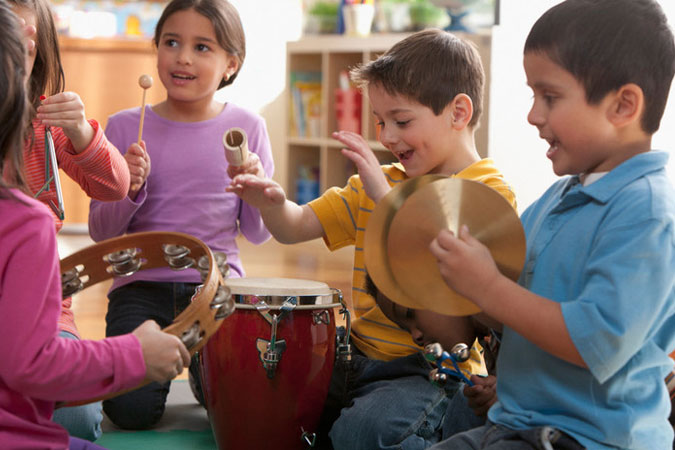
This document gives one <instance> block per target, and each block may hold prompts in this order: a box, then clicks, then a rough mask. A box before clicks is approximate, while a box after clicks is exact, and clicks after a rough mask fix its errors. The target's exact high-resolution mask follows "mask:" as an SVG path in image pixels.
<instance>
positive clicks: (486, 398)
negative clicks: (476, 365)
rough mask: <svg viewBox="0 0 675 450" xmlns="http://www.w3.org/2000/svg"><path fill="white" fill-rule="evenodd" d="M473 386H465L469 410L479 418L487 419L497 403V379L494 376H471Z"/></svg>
mask: <svg viewBox="0 0 675 450" xmlns="http://www.w3.org/2000/svg"><path fill="white" fill-rule="evenodd" d="M471 382H472V383H473V386H469V385H466V386H464V390H463V391H462V392H463V393H464V397H466V400H467V403H468V405H469V408H471V409H472V410H473V413H474V414H475V415H477V416H479V417H485V416H486V415H487V412H488V409H490V407H491V406H492V405H494V404H495V402H496V401H497V378H496V377H495V376H494V375H488V376H487V377H479V376H477V375H471Z"/></svg>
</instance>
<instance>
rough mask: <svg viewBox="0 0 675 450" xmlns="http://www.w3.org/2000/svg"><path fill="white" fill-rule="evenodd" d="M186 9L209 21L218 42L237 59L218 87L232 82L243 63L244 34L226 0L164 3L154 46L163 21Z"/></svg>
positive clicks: (180, 0)
mask: <svg viewBox="0 0 675 450" xmlns="http://www.w3.org/2000/svg"><path fill="white" fill-rule="evenodd" d="M188 9H194V10H195V12H197V13H199V14H201V15H202V16H204V17H206V18H207V19H209V20H210V21H211V24H213V29H214V31H215V32H216V39H218V44H220V46H221V47H222V48H223V49H224V50H225V51H226V52H227V53H229V54H230V55H232V56H234V57H235V58H236V59H237V62H238V63H239V67H238V68H237V71H236V72H234V73H233V74H232V75H231V76H230V78H228V79H227V80H225V79H224V78H223V80H222V81H221V82H220V84H219V85H218V89H221V88H224V87H225V86H227V85H229V84H232V82H233V81H234V80H235V78H237V75H238V74H239V71H240V70H241V66H242V65H243V64H244V58H245V57H246V36H245V34H244V27H243V25H242V24H241V18H240V17H239V12H238V11H237V9H236V8H235V7H234V6H232V4H231V3H230V2H228V1H227V0H172V1H171V2H170V3H169V4H168V5H166V8H164V11H162V15H161V16H160V18H159V21H158V22H157V26H156V27H155V37H154V38H153V41H154V43H155V47H159V44H160V42H159V39H160V38H161V36H162V28H163V27H164V22H166V20H167V19H168V18H169V17H171V15H172V14H174V13H177V12H179V11H185V10H188Z"/></svg>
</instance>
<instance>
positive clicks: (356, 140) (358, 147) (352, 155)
mask: <svg viewBox="0 0 675 450" xmlns="http://www.w3.org/2000/svg"><path fill="white" fill-rule="evenodd" d="M333 139H336V140H338V141H340V142H341V143H343V144H344V145H346V146H347V148H343V149H342V154H343V155H344V156H345V157H346V158H348V159H349V160H350V161H351V162H353V163H354V165H355V166H356V169H357V170H358V171H359V176H360V177H361V181H362V182H363V188H364V189H365V191H366V195H368V197H370V198H371V200H373V201H374V202H375V203H377V202H379V201H380V199H381V198H382V197H384V196H385V194H386V193H387V192H389V191H390V190H391V187H390V186H389V183H387V179H386V178H385V177H384V173H383V172H382V168H381V165H380V161H379V160H378V159H377V157H376V156H375V153H373V151H372V150H371V148H370V147H369V146H368V143H367V142H366V141H365V139H363V137H362V136H361V135H359V134H356V133H353V132H351V131H336V132H334V133H333Z"/></svg>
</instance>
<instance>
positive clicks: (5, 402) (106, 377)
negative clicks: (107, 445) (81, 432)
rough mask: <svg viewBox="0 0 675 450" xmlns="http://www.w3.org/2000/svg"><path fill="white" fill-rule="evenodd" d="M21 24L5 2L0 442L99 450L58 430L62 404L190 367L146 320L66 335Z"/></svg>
mask: <svg viewBox="0 0 675 450" xmlns="http://www.w3.org/2000/svg"><path fill="white" fill-rule="evenodd" d="M25 77H26V70H25V49H24V43H23V41H22V37H21V34H20V31H19V26H18V21H17V18H16V16H15V15H14V14H13V13H12V12H11V10H9V9H8V8H7V7H6V6H5V4H4V3H3V4H0V91H2V92H3V93H5V95H3V96H2V98H0V170H1V171H2V173H3V177H1V178H0V330H2V336H1V337H2V339H0V361H2V362H1V363H0V443H2V444H1V445H2V447H3V448H10V449H37V448H40V449H67V448H71V449H74V448H78V449H81V448H92V449H93V448H100V447H99V446H96V445H94V444H91V443H88V442H86V441H82V440H79V439H76V438H72V439H71V438H70V437H69V436H68V432H67V431H66V430H65V429H63V428H62V427H61V426H59V425H58V424H56V423H54V422H52V420H51V418H52V415H53V413H54V408H55V404H56V402H58V401H77V400H86V399H88V398H92V397H96V396H100V395H104V394H107V393H111V392H116V391H119V390H121V389H128V388H133V387H134V386H136V385H137V384H139V383H140V382H141V381H142V380H143V379H144V378H146V377H147V378H149V379H151V380H155V381H166V380H168V379H171V378H173V377H175V376H176V375H177V374H178V373H180V372H181V371H182V368H183V367H185V365H186V364H188V363H189V360H190V358H189V353H188V351H187V349H186V348H185V346H184V345H183V344H182V343H181V342H180V340H179V339H178V338H177V337H175V336H172V335H169V334H166V333H163V332H161V331H160V330H159V327H158V325H157V324H156V323H154V322H152V321H147V322H145V323H144V324H142V325H141V326H140V327H138V328H137V329H136V330H134V331H133V332H132V333H129V334H125V335H121V336H118V337H115V338H109V339H104V340H102V341H79V340H73V339H64V338H61V337H59V336H58V326H57V321H58V317H59V313H60V310H61V281H60V273H59V261H58V255H57V245H56V236H55V231H54V222H53V219H52V217H51V214H50V212H49V210H48V209H47V207H46V206H45V205H43V204H42V203H41V202H39V201H37V200H34V199H33V198H31V197H30V196H29V195H26V192H27V191H28V188H27V186H26V184H25V181H24V172H23V167H22V158H21V155H22V150H23V143H24V141H23V138H24V132H25V128H24V125H25V123H26V110H27V101H26V100H27V99H26V92H25V86H24V80H25Z"/></svg>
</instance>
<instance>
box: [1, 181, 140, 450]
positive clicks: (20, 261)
mask: <svg viewBox="0 0 675 450" xmlns="http://www.w3.org/2000/svg"><path fill="white" fill-rule="evenodd" d="M15 194H16V195H17V196H18V197H19V199H20V200H21V201H18V200H16V199H0V361H1V362H0V447H2V448H11V449H37V448H39V449H66V448H68V442H69V438H68V432H67V431H66V430H65V429H63V428H62V427H61V426H60V425H58V424H56V423H54V422H52V420H51V419H52V414H53V412H54V405H55V402H57V401H75V400H86V399H90V398H94V397H97V396H100V395H103V394H107V393H109V392H115V391H119V390H122V389H126V388H131V387H134V386H135V385H137V384H138V383H140V382H141V381H142V380H143V377H144V376H145V363H144V362H143V352H142V349H141V345H140V343H139V341H138V339H137V338H136V337H135V336H134V335H132V334H127V335H123V336H117V337H114V338H108V339H104V340H101V341H86V340H85V341H80V340H74V339H64V338H60V337H58V333H59V330H58V326H57V321H58V318H59V313H60V311H61V276H60V270H59V259H58V255H57V245H56V234H55V231H54V220H53V218H52V216H51V214H50V212H49V210H48V209H47V207H46V206H45V205H43V204H42V203H40V202H39V201H37V200H34V199H32V198H29V197H27V196H25V195H23V194H21V193H19V192H18V191H15Z"/></svg>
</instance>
